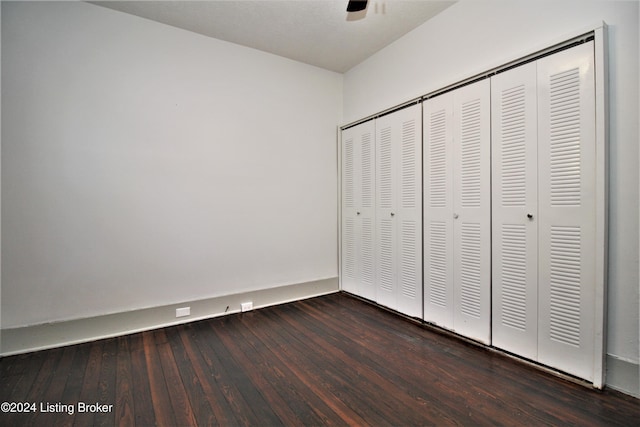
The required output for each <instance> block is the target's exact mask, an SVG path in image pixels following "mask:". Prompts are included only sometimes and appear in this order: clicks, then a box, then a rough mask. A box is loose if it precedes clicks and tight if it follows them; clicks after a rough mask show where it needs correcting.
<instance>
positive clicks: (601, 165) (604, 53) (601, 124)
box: [593, 22, 609, 389]
mask: <svg viewBox="0 0 640 427" xmlns="http://www.w3.org/2000/svg"><path fill="white" fill-rule="evenodd" d="M593 32H594V62H595V64H594V66H595V70H594V71H595V98H596V99H595V102H596V104H595V107H596V111H595V115H596V117H595V120H596V159H597V161H596V194H595V196H596V266H595V268H596V277H595V280H596V289H595V292H596V295H595V297H596V298H595V301H596V306H595V318H594V321H595V328H594V329H595V330H594V355H593V356H594V372H593V386H594V387H595V388H598V389H601V388H602V387H604V384H605V375H606V367H605V361H606V339H607V336H606V335H607V334H606V332H607V292H606V290H607V278H608V239H609V236H608V212H609V208H608V206H609V203H608V199H609V194H608V189H609V182H608V180H609V179H608V176H609V174H608V169H609V108H608V106H609V75H608V37H607V24H606V23H605V22H602V23H601V24H600V26H598V27H596V28H595V29H594V30H593Z"/></svg>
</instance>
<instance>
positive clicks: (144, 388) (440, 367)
mask: <svg viewBox="0 0 640 427" xmlns="http://www.w3.org/2000/svg"><path fill="white" fill-rule="evenodd" d="M0 380H1V382H0V402H16V403H18V402H20V403H30V404H31V403H35V404H36V405H37V408H36V410H35V411H33V412H29V413H0V425H2V426H22V425H34V426H49V425H52V426H58V425H59V426H65V425H76V426H90V425H107V426H112V425H119V426H128V425H140V426H151V425H161V426H196V425H197V426H208V425H221V426H236V425H239V426H277V425H286V426H320V425H352V426H354V425H355V426H365V425H372V426H418V425H437V426H447V425H464V426H477V425H491V426H497V425H504V426H518V425H522V426H533V425H546V426H549V425H551V426H567V425H575V426H637V425H639V423H640V400H639V399H635V398H633V397H630V396H626V395H624V394H621V393H617V392H615V391H610V390H605V391H596V390H592V389H589V388H587V387H584V386H581V385H578V384H574V383H572V382H568V381H566V380H563V379H561V378H558V377H556V376H553V375H550V374H547V373H544V372H542V371H539V370H537V369H534V368H532V367H529V366H527V365H525V364H522V363H519V362H518V361H514V360H512V359H510V358H508V357H505V356H503V355H501V354H498V353H495V352H492V351H489V350H486V349H483V348H479V347H477V346H474V345H471V344H468V343H465V342H463V341H461V340H458V339H455V338H452V337H450V336H447V335H445V334H440V333H437V332H434V331H432V330H430V329H429V328H427V327H424V326H421V325H419V324H416V323H414V322H410V321H408V320H405V319H403V318H401V317H399V316H397V315H394V314H392V313H389V312H386V311H384V310H381V309H380V308H378V307H374V306H372V305H370V304H367V303H365V302H362V301H360V300H358V299H355V298H353V297H350V296H348V295H345V294H333V295H328V296H324V297H319V298H314V299H310V300H306V301H299V302H295V303H291V304H286V305H281V306H277V307H271V308H266V309H262V310H255V311H252V312H247V313H243V314H237V315H230V316H226V317H221V318H216V319H211V320H206V321H200V322H194V323H190V324H186V325H181V326H176V327H171V328H166V329H161V330H157V331H150V332H144V333H139V334H134V335H129V336H125V337H119V338H113V339H108V340H101V341H96V342H93V343H87V344H81V345H75V346H69V347H64V348H59V349H53V350H47V351H41V352H37V353H31V354H26V355H18V356H11V357H5V358H2V359H1V360H0ZM80 402H82V403H84V404H93V405H95V404H96V403H97V404H98V405H103V406H99V407H96V406H94V407H85V408H83V407H82V406H81V404H80ZM41 405H44V409H47V408H49V409H52V410H50V411H49V412H43V411H42V410H41V409H42V408H41ZM56 405H57V406H56ZM104 405H107V406H104ZM108 405H112V406H111V407H110V409H109V407H108ZM82 409H84V410H82ZM87 409H92V410H93V411H89V410H87ZM96 409H103V410H104V411H95V410H96ZM56 411H58V412H56Z"/></svg>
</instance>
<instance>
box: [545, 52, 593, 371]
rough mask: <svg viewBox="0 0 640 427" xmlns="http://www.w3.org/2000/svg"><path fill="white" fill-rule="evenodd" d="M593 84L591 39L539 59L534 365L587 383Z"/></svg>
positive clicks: (589, 363)
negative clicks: (535, 352) (536, 358)
mask: <svg viewBox="0 0 640 427" xmlns="http://www.w3.org/2000/svg"><path fill="white" fill-rule="evenodd" d="M594 86H595V83H594V53H593V42H589V43H585V44H583V45H580V46H576V47H574V48H571V49H569V50H566V51H563V52H560V53H557V54H555V55H551V56H548V57H546V58H543V59H540V60H539V61H538V159H539V162H538V170H539V184H538V185H539V212H540V221H539V225H538V227H539V267H540V270H539V323H538V337H539V340H538V360H539V361H540V362H541V363H543V364H545V365H548V366H551V367H554V368H558V369H560V370H562V371H565V372H568V373H571V374H574V375H577V376H579V377H581V378H585V379H588V380H593V372H594V366H593V363H594V340H595V336H594V316H595V304H596V297H595V292H596V284H595V280H596V270H595V269H596V263H597V262H596V261H597V260H596V256H595V253H596V252H595V251H596V239H595V232H596V200H595V197H596V195H595V192H596V173H595V171H596V145H595V93H594V89H595V87H594ZM599 304H602V302H599Z"/></svg>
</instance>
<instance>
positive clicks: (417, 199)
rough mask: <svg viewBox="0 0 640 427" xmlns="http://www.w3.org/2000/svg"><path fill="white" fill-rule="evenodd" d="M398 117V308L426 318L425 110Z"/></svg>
mask: <svg viewBox="0 0 640 427" xmlns="http://www.w3.org/2000/svg"><path fill="white" fill-rule="evenodd" d="M394 115H397V116H398V122H399V129H400V135H399V136H400V138H399V147H398V148H399V162H398V174H399V176H400V179H399V181H398V208H397V212H396V213H397V218H396V219H397V221H398V244H399V247H398V252H399V253H398V255H399V259H398V282H399V288H398V306H397V310H398V311H399V312H401V313H404V314H407V315H409V316H413V317H422V139H421V137H422V109H421V106H420V105H414V106H411V107H407V108H404V109H402V110H400V111H398V112H396V113H394Z"/></svg>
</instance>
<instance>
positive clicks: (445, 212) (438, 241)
mask: <svg viewBox="0 0 640 427" xmlns="http://www.w3.org/2000/svg"><path fill="white" fill-rule="evenodd" d="M423 120H424V128H425V131H424V165H425V173H424V194H425V196H424V197H425V201H424V320H426V321H428V322H431V323H435V324H437V325H438V326H441V327H443V328H446V329H450V330H453V331H455V332H457V333H459V334H461V335H464V336H467V337H470V338H473V339H476V340H478V341H481V342H483V343H486V344H490V342H491V293H490V292H491V283H490V280H491V273H490V267H491V249H490V248H491V228H490V227H491V198H490V196H491V187H490V185H491V183H490V178H491V166H490V165H491V158H490V156H491V151H490V147H491V139H490V138H491V130H490V125H491V120H490V86H489V80H486V79H485V80H482V81H479V82H477V83H474V84H471V85H468V86H464V87H462V88H459V89H456V90H454V91H451V92H447V93H445V94H443V95H439V96H437V97H434V98H432V99H428V100H427V101H425V102H424V119H423Z"/></svg>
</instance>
